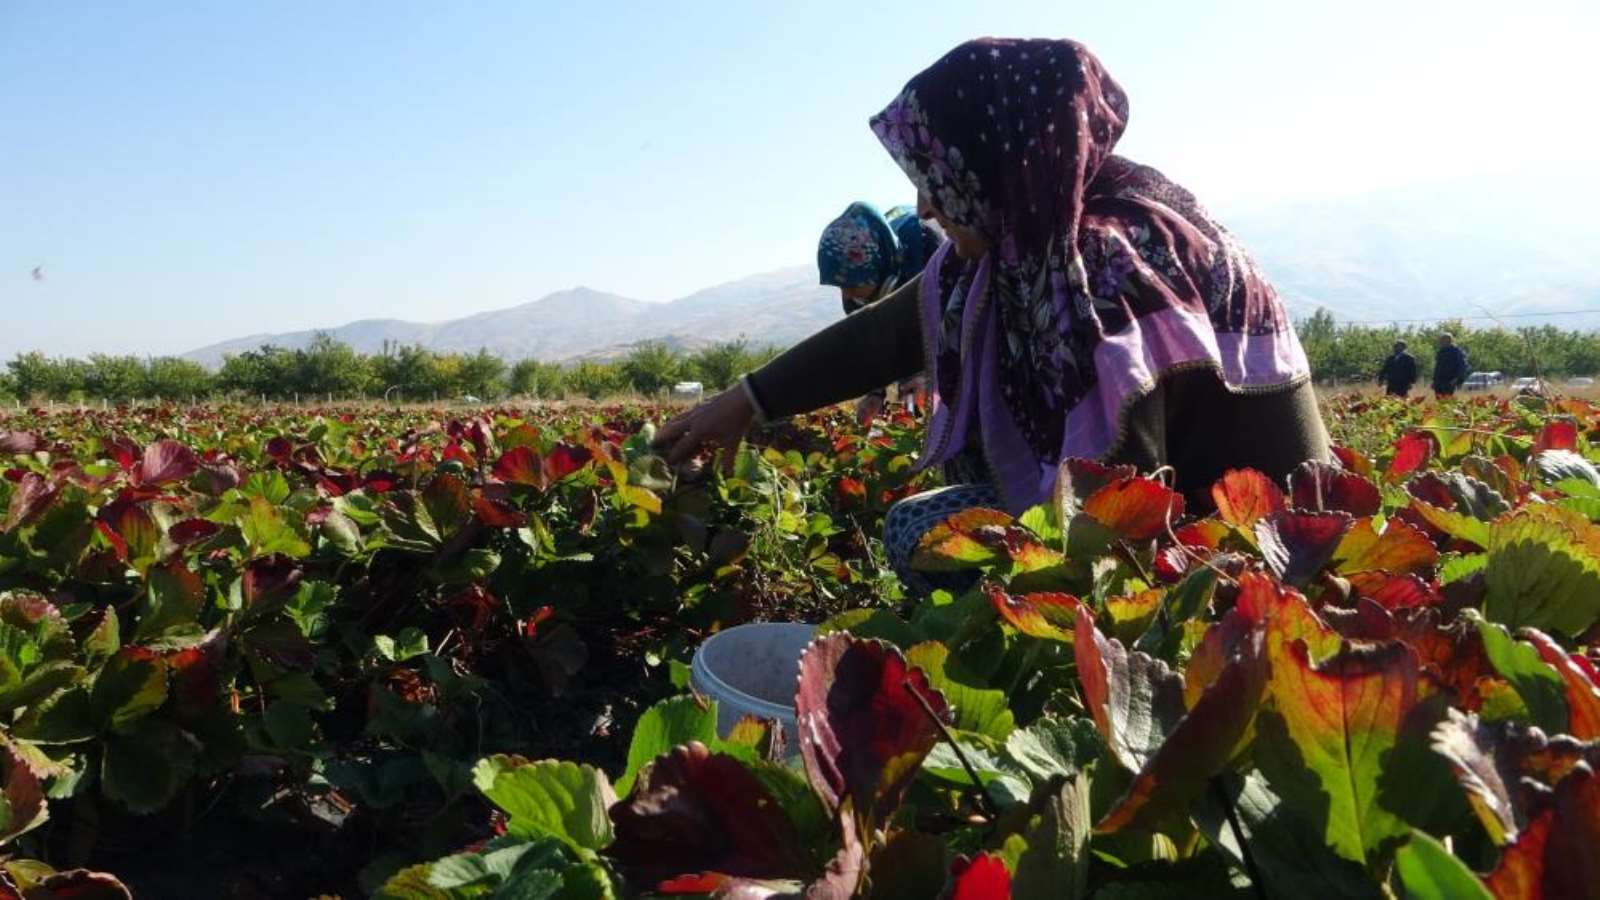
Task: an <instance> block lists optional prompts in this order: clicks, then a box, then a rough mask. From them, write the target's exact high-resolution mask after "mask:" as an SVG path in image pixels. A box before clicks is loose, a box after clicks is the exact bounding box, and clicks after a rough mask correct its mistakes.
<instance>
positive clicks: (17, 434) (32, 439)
mask: <svg viewBox="0 0 1600 900" xmlns="http://www.w3.org/2000/svg"><path fill="white" fill-rule="evenodd" d="M43 446H44V441H43V440H42V439H40V437H39V436H38V435H37V434H34V433H32V432H29V431H0V454H4V455H6V456H21V455H22V454H24V453H33V452H34V451H36V450H38V449H39V448H40V447H43Z"/></svg>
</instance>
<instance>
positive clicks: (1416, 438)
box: [1388, 431, 1437, 481]
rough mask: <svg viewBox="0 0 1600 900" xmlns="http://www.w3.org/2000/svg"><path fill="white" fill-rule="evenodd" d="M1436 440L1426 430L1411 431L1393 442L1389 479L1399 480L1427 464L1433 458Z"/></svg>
mask: <svg viewBox="0 0 1600 900" xmlns="http://www.w3.org/2000/svg"><path fill="white" fill-rule="evenodd" d="M1436 444H1437V442H1436V441H1435V440H1434V437H1433V435H1432V434H1429V433H1428V432H1426V431H1413V432H1411V433H1410V434H1407V435H1404V436H1402V437H1401V438H1400V439H1399V440H1398V441H1395V444H1394V456H1393V457H1391V458H1390V460H1389V469H1388V475H1389V478H1390V480H1392V481H1399V480H1400V479H1402V478H1404V477H1406V476H1407V475H1410V474H1411V473H1412V472H1415V471H1417V470H1419V469H1421V468H1422V467H1424V466H1426V465H1427V464H1428V460H1430V459H1432V458H1433V455H1434V452H1435V450H1436V449H1437V448H1436Z"/></svg>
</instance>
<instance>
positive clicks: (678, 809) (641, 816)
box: [608, 742, 813, 883]
mask: <svg viewBox="0 0 1600 900" xmlns="http://www.w3.org/2000/svg"><path fill="white" fill-rule="evenodd" d="M611 821H612V822H613V823H614V825H615V831H616V840H615V842H614V843H612V844H611V847H610V850H609V851H608V853H609V855H610V856H612V857H613V858H614V859H616V860H618V861H619V862H620V863H621V864H622V866H623V868H624V870H625V871H626V872H627V873H628V874H629V875H630V876H631V877H632V878H635V879H637V880H639V881H643V882H647V883H654V882H657V881H660V880H662V879H666V878H671V877H673V876H675V875H681V874H684V873H695V872H717V873H723V874H726V875H734V876H741V877H747V878H804V877H806V876H807V875H809V874H810V872H811V871H813V869H812V864H810V863H809V862H808V861H807V860H806V858H805V852H804V848H803V845H802V844H801V841H800V837H799V835H798V834H797V833H796V831H795V826H794V824H793V823H792V822H791V821H790V820H789V817H788V816H787V815H786V814H785V813H784V811H783V807H782V806H781V805H780V804H779V803H778V802H777V801H776V800H775V799H774V798H773V796H772V795H771V794H770V793H769V792H768V791H767V789H766V788H765V787H763V786H762V783H761V782H760V781H759V780H757V779H756V777H755V776H754V775H752V774H751V773H750V771H749V770H748V769H746V768H745V767H744V765H743V764H741V763H740V762H739V761H738V760H736V759H734V758H733V757H731V756H727V755H724V754H721V753H712V752H711V751H709V750H707V749H706V746H705V745H704V744H701V743H698V742H690V743H688V744H684V745H681V746H678V747H674V748H673V749H672V750H671V751H670V752H668V753H667V754H665V755H664V756H662V757H660V758H659V759H657V760H656V761H655V762H654V763H653V764H651V765H650V766H649V767H648V768H646V769H644V770H643V771H642V772H641V773H640V775H639V779H638V782H637V783H636V784H635V785H634V791H633V794H632V795H631V796H630V797H629V798H628V799H627V800H625V801H623V802H622V803H619V804H617V805H616V806H614V807H613V808H612V810H611Z"/></svg>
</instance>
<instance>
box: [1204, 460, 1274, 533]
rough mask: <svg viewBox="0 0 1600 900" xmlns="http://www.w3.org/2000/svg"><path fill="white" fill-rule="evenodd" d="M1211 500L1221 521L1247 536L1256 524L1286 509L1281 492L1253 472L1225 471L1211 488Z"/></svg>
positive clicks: (1258, 473) (1267, 480)
mask: <svg viewBox="0 0 1600 900" xmlns="http://www.w3.org/2000/svg"><path fill="white" fill-rule="evenodd" d="M1211 499H1212V500H1213V501H1214V502H1215V503H1216V504H1217V515H1219V516H1221V517H1222V520H1223V521H1224V522H1227V523H1228V524H1229V525H1232V526H1233V527H1235V528H1237V529H1239V530H1240V531H1243V532H1246V533H1249V532H1250V531H1252V530H1253V529H1254V528H1255V525H1256V522H1257V521H1259V520H1261V519H1264V518H1266V517H1267V516H1270V515H1272V514H1273V513H1276V512H1283V511H1284V510H1286V509H1288V508H1289V504H1288V501H1286V500H1285V499H1284V497H1283V491H1282V490H1280V489H1279V488H1278V486H1277V485H1276V484H1274V483H1273V481H1272V479H1271V478H1268V477H1267V476H1265V475H1263V474H1261V473H1260V472H1257V471H1256V470H1255V469H1229V470H1228V471H1226V472H1224V473H1223V474H1222V477H1221V478H1220V479H1218V480H1217V483H1216V484H1214V485H1212V486H1211Z"/></svg>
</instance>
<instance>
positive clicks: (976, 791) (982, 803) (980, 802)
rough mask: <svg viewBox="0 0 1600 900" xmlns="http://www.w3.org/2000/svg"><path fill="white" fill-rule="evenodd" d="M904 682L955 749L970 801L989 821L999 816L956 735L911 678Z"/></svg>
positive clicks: (907, 690)
mask: <svg viewBox="0 0 1600 900" xmlns="http://www.w3.org/2000/svg"><path fill="white" fill-rule="evenodd" d="M904 684H905V688H906V692H907V693H909V694H910V695H911V697H912V699H914V700H916V701H917V705H918V706H920V707H922V711H923V713H925V714H926V715H927V717H928V721H930V722H932V723H933V727H935V728H937V729H939V736H940V737H942V738H944V741H945V743H947V744H949V745H950V749H951V750H954V751H955V754H956V759H958V760H960V761H961V768H963V769H965V770H966V772H967V778H969V779H971V780H972V791H970V792H969V793H971V794H972V802H973V803H974V805H976V806H977V807H978V808H979V809H981V810H983V813H984V815H986V816H988V817H989V821H990V822H994V821H995V820H996V819H998V818H999V817H1000V811H999V810H998V809H995V807H994V800H993V799H992V798H990V796H989V791H988V789H987V788H985V787H984V786H983V782H982V781H980V780H979V779H978V770H977V769H974V768H973V767H972V762H971V761H970V760H968V759H967V754H965V753H963V752H961V745H960V744H957V743H956V736H955V735H953V734H951V733H950V729H949V728H946V727H945V724H944V721H943V720H942V719H940V718H939V714H938V713H936V712H934V711H933V707H931V706H929V705H928V701H927V700H925V699H923V697H922V694H920V693H918V692H917V689H916V688H915V687H913V686H912V685H911V679H909V678H908V679H906V680H905V682H904Z"/></svg>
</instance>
